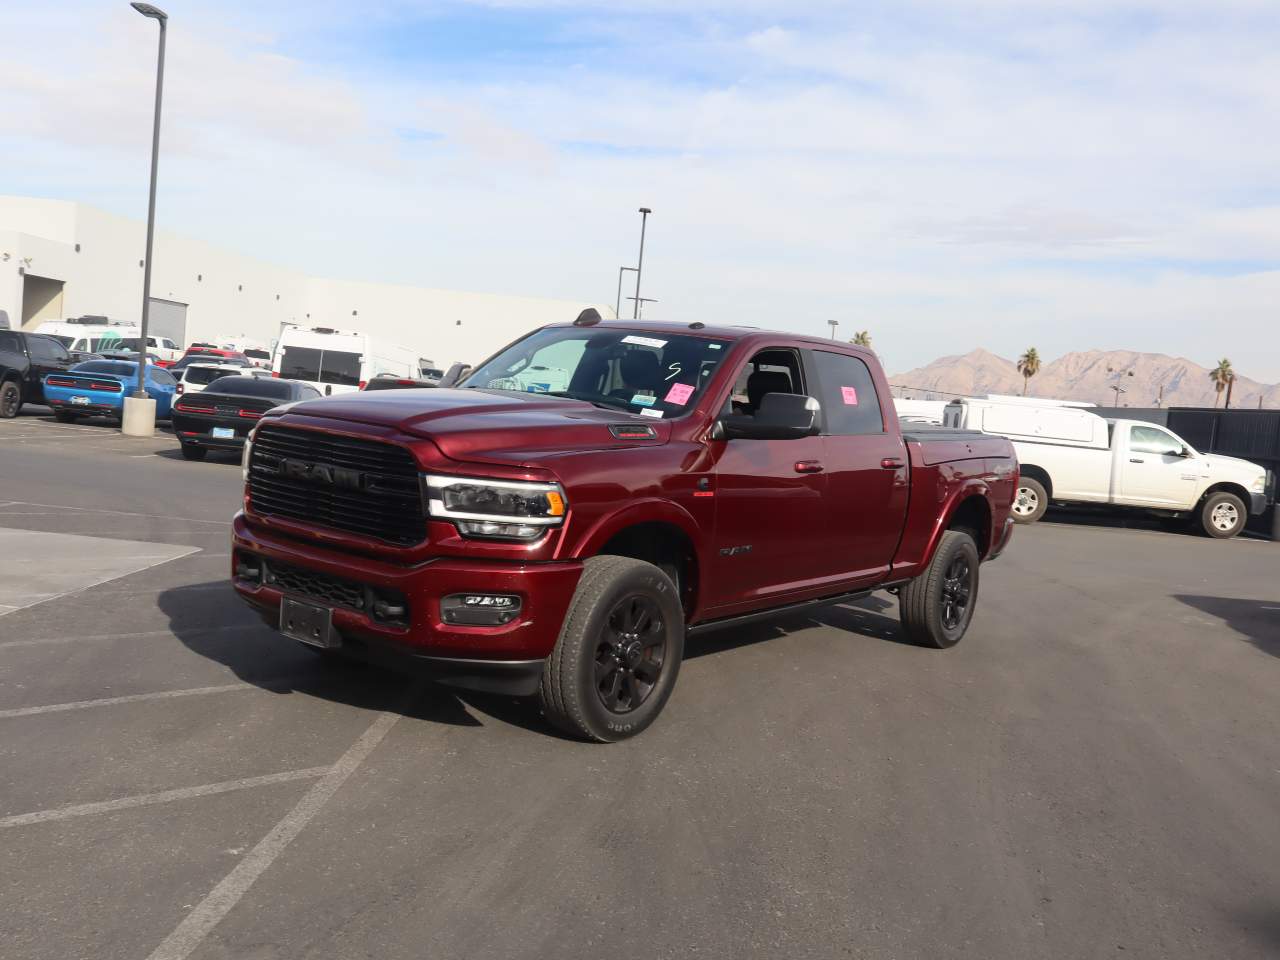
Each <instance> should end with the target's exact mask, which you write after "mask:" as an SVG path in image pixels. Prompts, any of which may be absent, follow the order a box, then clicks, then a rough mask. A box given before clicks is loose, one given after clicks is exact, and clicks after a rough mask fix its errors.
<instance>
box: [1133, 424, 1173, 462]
mask: <svg viewBox="0 0 1280 960" xmlns="http://www.w3.org/2000/svg"><path fill="white" fill-rule="evenodd" d="M1129 449H1130V450H1132V451H1134V452H1135V453H1154V454H1158V455H1159V456H1166V457H1176V456H1179V455H1180V454H1181V453H1182V444H1181V443H1179V442H1178V441H1177V440H1176V439H1174V436H1173V434H1171V433H1168V432H1166V431H1164V430H1161V429H1160V428H1159V427H1138V426H1134V427H1130V428H1129Z"/></svg>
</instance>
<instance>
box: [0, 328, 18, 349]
mask: <svg viewBox="0 0 1280 960" xmlns="http://www.w3.org/2000/svg"><path fill="white" fill-rule="evenodd" d="M0 350H3V351H5V352H6V353H22V343H21V341H19V339H18V335H17V334H16V333H10V332H9V331H8V330H3V331H0Z"/></svg>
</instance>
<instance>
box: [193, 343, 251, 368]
mask: <svg viewBox="0 0 1280 960" xmlns="http://www.w3.org/2000/svg"><path fill="white" fill-rule="evenodd" d="M190 357H210V358H214V357H220V358H224V359H231V360H237V361H240V362H241V363H242V364H243V365H244V366H246V367H248V366H251V365H252V364H253V361H252V360H250V359H249V358H248V357H247V356H246V355H245V354H243V353H241V352H240V351H239V350H224V349H223V348H222V347H206V346H203V345H196V344H193V345H191V346H189V347H187V352H186V353H184V354H183V355H182V360H186V359H188V358H190ZM182 360H179V361H178V362H179V363H181V362H182Z"/></svg>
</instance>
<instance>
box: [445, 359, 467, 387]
mask: <svg viewBox="0 0 1280 960" xmlns="http://www.w3.org/2000/svg"><path fill="white" fill-rule="evenodd" d="M470 372H471V365H470V364H466V363H455V364H454V365H453V366H451V367H450V368H449V369H448V370H446V371H445V374H444V376H443V377H441V378H440V382H439V383H438V384H437V386H440V387H454V386H457V385H458V384H459V383H461V382H462V380H463V378H465V377H466V376H467V374H469V373H470Z"/></svg>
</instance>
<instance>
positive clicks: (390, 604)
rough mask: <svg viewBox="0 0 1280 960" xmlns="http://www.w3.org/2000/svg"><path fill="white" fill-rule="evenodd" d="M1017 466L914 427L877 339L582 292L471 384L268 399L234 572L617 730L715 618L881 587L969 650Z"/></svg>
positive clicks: (585, 723) (591, 734) (301, 614)
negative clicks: (768, 328) (800, 332)
mask: <svg viewBox="0 0 1280 960" xmlns="http://www.w3.org/2000/svg"><path fill="white" fill-rule="evenodd" d="M1017 475H1018V466H1017V461H1016V460H1015V458H1014V453H1013V449H1012V447H1011V445H1010V444H1009V442H1008V441H1006V440H1004V439H1002V438H998V437H990V436H986V435H983V434H977V433H966V432H962V431H956V430H943V429H940V428H924V429H919V430H917V429H914V428H913V429H912V430H911V431H909V432H908V433H907V434H906V435H905V436H904V435H903V434H902V432H901V431H900V429H899V426H898V420H897V417H896V416H895V414H894V408H893V401H892V399H891V398H890V394H889V390H888V385H887V383H886V382H885V379H884V375H883V373H882V371H881V370H880V366H879V364H878V363H877V362H876V359H875V357H874V355H873V354H871V353H870V352H869V351H866V350H861V349H859V348H857V347H852V346H849V345H847V344H842V343H836V342H834V341H828V340H821V339H816V338H809V337H798V336H794V335H791V334H785V333H768V332H763V331H758V330H753V329H747V328H740V327H711V326H706V325H704V324H702V323H692V324H688V325H677V324H669V323H668V324H659V323H632V322H620V321H611V322H603V323H602V322H600V319H599V316H598V315H597V314H596V313H595V311H590V310H589V311H585V312H584V314H583V315H582V316H581V317H579V318H578V320H577V321H575V322H574V323H571V324H570V323H567V324H562V325H556V326H550V327H545V328H543V329H541V330H537V331H535V332H534V333H531V334H529V335H528V336H526V337H524V338H523V339H521V340H519V341H517V342H516V343H514V344H512V345H511V346H509V347H507V348H506V349H504V350H502V351H501V352H500V353H498V354H496V355H495V356H494V357H492V358H491V359H489V360H488V361H486V362H485V363H483V364H481V365H480V366H479V367H478V368H477V369H476V370H475V371H474V372H473V373H471V374H470V376H469V377H468V378H467V379H466V380H464V381H463V382H462V383H460V384H459V385H458V386H457V387H456V388H455V387H451V388H441V389H424V390H394V391H387V392H379V393H365V394H355V395H345V396H341V397H332V398H326V399H321V400H308V401H303V402H300V403H294V404H289V405H287V406H284V407H279V408H276V409H275V410H274V411H272V412H271V413H269V414H268V415H267V416H266V417H264V418H263V420H262V421H261V422H260V423H259V425H258V426H257V427H256V428H255V430H254V432H253V435H252V438H251V445H250V446H249V448H248V449H247V451H246V456H245V477H246V488H245V495H244V510H243V512H242V513H240V514H238V515H237V516H236V519H235V526H234V535H233V551H234V552H233V559H232V568H233V578H234V583H235V588H236V590H237V591H238V592H239V593H240V595H241V596H242V597H244V599H245V600H247V601H248V602H249V603H250V604H252V605H253V606H254V607H256V608H257V609H258V610H259V611H260V612H261V613H262V615H263V617H264V619H266V620H267V622H268V623H269V624H271V625H272V626H273V627H277V628H278V629H279V630H281V631H282V632H283V633H285V634H286V635H287V636H290V637H293V638H295V639H297V640H301V641H303V642H305V643H308V644H310V645H312V646H314V647H319V648H321V649H323V650H325V651H327V652H329V653H341V654H347V655H355V656H360V657H363V658H378V657H380V656H382V655H385V654H386V653H388V652H390V653H393V654H394V653H399V654H409V655H412V656H414V657H417V658H419V659H420V660H421V661H423V662H425V663H427V664H429V665H430V667H431V668H432V672H433V673H434V674H435V675H437V676H438V677H439V678H440V679H441V680H442V681H444V682H448V683H453V684H455V685H458V686H462V687H469V688H472V689H480V690H498V691H505V692H510V693H514V694H517V695H535V694H536V695H537V696H538V698H539V700H540V702H541V706H542V709H543V710H544V712H545V713H546V716H547V717H548V718H549V719H550V720H551V721H552V722H553V723H554V724H555V725H557V726H558V727H560V728H562V729H564V730H566V731H569V732H570V733H572V734H574V735H576V736H580V737H583V738H586V739H591V740H597V741H612V740H619V739H622V738H624V737H628V736H631V735H634V734H636V733H639V732H640V731H641V730H643V729H644V728H645V727H647V726H648V725H649V724H650V723H651V722H653V720H654V718H655V717H656V716H657V714H658V713H659V712H660V711H661V710H662V707H663V705H664V704H665V703H666V701H667V698H668V697H669V696H670V695H671V691H672V688H673V686H674V685H675V681H676V675H677V673H678V672H679V669H680V660H681V656H682V653H683V650H684V644H685V639H686V637H687V636H688V635H690V634H694V633H697V632H700V631H703V630H710V629H713V628H725V627H732V626H733V625H736V624H741V623H743V622H745V621H747V620H750V619H755V618H758V617H762V616H766V615H771V614H776V613H777V612H779V611H782V610H792V609H797V608H802V607H805V606H808V605H812V604H824V603H832V602H837V601H841V600H847V599H851V598H854V597H858V596H861V595H864V594H866V593H868V592H870V591H871V590H875V589H890V590H895V591H897V592H898V595H899V602H900V607H901V617H902V624H903V629H904V631H905V633H906V635H907V636H908V637H910V638H911V639H912V640H914V641H916V642H919V643H922V644H925V645H929V646H934V647H949V646H952V645H953V644H955V643H956V642H957V641H958V640H959V639H960V638H961V636H963V634H964V632H965V630H966V628H967V627H968V625H969V622H970V619H971V618H972V616H973V611H974V606H975V604H976V602H977V598H978V566H979V563H980V562H981V561H983V560H989V559H992V558H994V557H995V556H996V555H998V554H999V553H1000V551H1001V550H1003V549H1004V547H1005V545H1006V543H1007V542H1008V539H1009V534H1010V530H1011V529H1012V524H1011V522H1010V506H1011V503H1012V500H1013V496H1014V489H1015V487H1016V481H1017Z"/></svg>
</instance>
